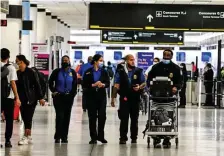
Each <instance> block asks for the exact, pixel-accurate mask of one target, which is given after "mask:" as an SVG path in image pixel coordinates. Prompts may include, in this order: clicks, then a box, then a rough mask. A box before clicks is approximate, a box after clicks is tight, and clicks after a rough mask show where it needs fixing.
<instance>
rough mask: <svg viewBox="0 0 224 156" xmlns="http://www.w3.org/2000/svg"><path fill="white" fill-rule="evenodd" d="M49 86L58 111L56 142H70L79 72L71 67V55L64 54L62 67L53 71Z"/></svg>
mask: <svg viewBox="0 0 224 156" xmlns="http://www.w3.org/2000/svg"><path fill="white" fill-rule="evenodd" d="M49 88H50V90H51V92H52V97H53V104H54V108H55V112H56V131H55V135H54V139H55V143H60V141H61V142H62V143H68V130H69V124H70V118H71V111H72V106H73V102H74V98H75V96H76V94H77V74H76V72H75V71H74V70H73V69H71V65H70V59H69V56H67V55H65V56H63V57H62V64H61V68H58V69H55V70H54V71H53V72H52V74H51V76H50V79H49Z"/></svg>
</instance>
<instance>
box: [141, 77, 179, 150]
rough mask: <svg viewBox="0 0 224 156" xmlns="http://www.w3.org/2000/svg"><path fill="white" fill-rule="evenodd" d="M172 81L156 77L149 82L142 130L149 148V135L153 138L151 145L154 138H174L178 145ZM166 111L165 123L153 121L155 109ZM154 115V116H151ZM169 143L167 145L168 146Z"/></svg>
mask: <svg viewBox="0 0 224 156" xmlns="http://www.w3.org/2000/svg"><path fill="white" fill-rule="evenodd" d="M172 85H173V84H172V81H170V80H169V79H168V78H166V79H164V78H161V77H160V78H157V79H154V80H153V81H152V82H150V87H151V88H150V97H149V100H150V102H149V110H148V121H147V124H146V128H145V130H144V131H143V134H144V136H145V135H147V144H148V148H150V137H151V138H152V139H153V145H154V147H156V145H157V143H156V141H155V139H156V138H158V137H159V139H164V138H166V137H169V139H175V143H176V147H178V144H179V139H178V101H179V97H178V94H177V95H174V96H173V95H172ZM159 110H160V111H162V110H164V111H166V112H167V117H169V121H167V122H166V123H162V124H158V122H157V123H155V122H156V121H155V113H156V112H157V111H159ZM153 115H154V116H153ZM169 147H170V145H167V148H169Z"/></svg>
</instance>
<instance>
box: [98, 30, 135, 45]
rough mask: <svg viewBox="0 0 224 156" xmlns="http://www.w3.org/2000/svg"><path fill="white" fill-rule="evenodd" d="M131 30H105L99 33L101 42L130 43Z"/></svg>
mask: <svg viewBox="0 0 224 156" xmlns="http://www.w3.org/2000/svg"><path fill="white" fill-rule="evenodd" d="M133 35H134V32H133V31H113V30H112V31H110V30H105V31H102V33H101V39H102V42H103V43H108V42H109V43H132V42H133Z"/></svg>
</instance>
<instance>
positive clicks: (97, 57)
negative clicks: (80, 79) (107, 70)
mask: <svg viewBox="0 0 224 156" xmlns="http://www.w3.org/2000/svg"><path fill="white" fill-rule="evenodd" d="M101 57H103V56H102V55H100V54H95V55H94V56H93V59H92V61H91V64H92V65H93V64H94V62H96V61H99V59H100V58H101Z"/></svg>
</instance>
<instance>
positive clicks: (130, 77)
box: [112, 55, 145, 144]
mask: <svg viewBox="0 0 224 156" xmlns="http://www.w3.org/2000/svg"><path fill="white" fill-rule="evenodd" d="M144 87H145V76H144V73H143V70H142V69H140V68H137V67H135V58H134V56H133V55H127V56H126V62H125V65H124V66H123V67H121V68H119V70H118V71H117V73H116V74H115V88H116V89H117V91H118V92H119V94H120V100H119V101H120V108H119V118H120V120H121V122H120V144H126V141H127V140H128V137H127V133H128V120H129V117H130V118H131V139H132V141H131V142H132V143H137V136H138V117H139V103H140V95H141V91H142V89H143V88H144ZM112 106H113V107H114V101H112Z"/></svg>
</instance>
